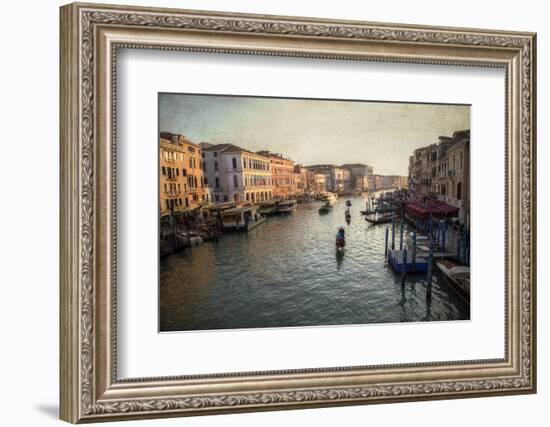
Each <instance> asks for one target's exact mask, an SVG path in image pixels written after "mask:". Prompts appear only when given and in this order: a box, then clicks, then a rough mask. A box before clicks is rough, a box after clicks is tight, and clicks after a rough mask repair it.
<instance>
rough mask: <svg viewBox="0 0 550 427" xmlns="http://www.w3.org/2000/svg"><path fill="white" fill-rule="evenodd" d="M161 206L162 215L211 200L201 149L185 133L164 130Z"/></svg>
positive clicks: (160, 175)
mask: <svg viewBox="0 0 550 427" xmlns="http://www.w3.org/2000/svg"><path fill="white" fill-rule="evenodd" d="M159 149H160V156H159V162H160V164H159V185H160V188H159V209H160V213H161V216H163V215H167V214H170V213H174V212H181V211H184V210H186V209H193V208H196V207H198V206H199V203H200V202H203V201H209V196H208V194H209V192H208V187H207V185H206V183H205V180H204V176H203V171H202V159H201V156H202V150H201V147H200V146H199V145H197V144H194V143H193V142H191V141H190V140H189V139H187V138H186V137H185V136H183V135H177V134H172V133H169V132H161V134H160V142H159Z"/></svg>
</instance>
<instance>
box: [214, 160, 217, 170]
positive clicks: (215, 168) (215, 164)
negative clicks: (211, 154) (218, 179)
mask: <svg viewBox="0 0 550 427" xmlns="http://www.w3.org/2000/svg"><path fill="white" fill-rule="evenodd" d="M214 170H215V171H217V170H218V162H214Z"/></svg>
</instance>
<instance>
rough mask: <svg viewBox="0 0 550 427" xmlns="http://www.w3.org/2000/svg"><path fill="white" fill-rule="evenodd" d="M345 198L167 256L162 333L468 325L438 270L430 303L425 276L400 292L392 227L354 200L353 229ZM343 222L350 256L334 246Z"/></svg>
mask: <svg viewBox="0 0 550 427" xmlns="http://www.w3.org/2000/svg"><path fill="white" fill-rule="evenodd" d="M345 200H346V199H343V198H340V199H338V200H337V201H336V202H335V204H334V209H333V210H332V212H330V213H328V214H325V215H320V214H319V212H318V209H319V207H320V206H321V204H322V203H321V202H311V203H304V204H300V205H298V208H297V210H296V211H295V212H294V213H292V214H291V215H288V216H276V217H270V218H268V220H267V222H266V223H264V224H262V225H260V226H259V227H257V228H255V229H254V230H252V231H250V232H248V233H226V234H224V235H222V236H221V237H220V239H219V241H218V242H205V243H204V244H202V245H199V246H194V247H193V248H191V249H186V250H184V251H182V252H179V253H176V254H173V255H170V256H168V257H166V258H163V259H162V260H161V262H160V330H161V331H189V330H211V329H238V328H265V327H285V326H315V325H343V324H365V323H385V322H415V321H446V320H459V319H469V316H470V310H469V306H468V304H466V303H464V302H463V301H462V300H461V299H460V298H459V297H458V296H457V295H456V294H455V293H454V292H453V290H452V289H450V288H449V287H448V285H447V284H446V283H445V281H444V280H443V277H442V276H441V273H440V272H439V271H438V269H437V267H435V265H434V277H433V286H432V299H431V302H429V303H428V302H427V300H426V275H425V274H416V275H412V274H409V275H408V276H407V278H406V283H405V286H402V285H401V277H400V276H398V275H395V274H394V273H393V271H392V270H391V269H390V268H389V267H386V266H384V253H383V252H384V235H385V228H386V226H385V225H377V226H373V225H370V224H369V223H368V222H367V221H365V219H364V217H363V216H362V215H361V214H360V212H359V211H360V210H363V209H365V202H366V199H365V198H363V197H354V198H351V201H352V206H351V208H350V210H351V214H352V220H351V223H350V224H349V225H348V224H346V223H345V221H344V212H345V209H346V206H345ZM339 226H344V227H345V229H346V248H345V252H344V254H343V255H338V254H337V253H336V250H335V235H336V231H337V229H338V227H339ZM390 234H391V233H390ZM396 239H398V233H396ZM396 244H397V242H396Z"/></svg>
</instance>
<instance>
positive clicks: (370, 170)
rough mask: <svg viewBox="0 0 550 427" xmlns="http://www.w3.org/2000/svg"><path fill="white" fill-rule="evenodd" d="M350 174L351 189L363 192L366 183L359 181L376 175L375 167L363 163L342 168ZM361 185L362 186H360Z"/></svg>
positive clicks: (349, 164)
mask: <svg viewBox="0 0 550 427" xmlns="http://www.w3.org/2000/svg"><path fill="white" fill-rule="evenodd" d="M340 167H341V168H342V169H346V170H348V171H349V172H350V187H351V190H354V189H355V190H361V191H363V186H364V181H363V180H361V179H359V178H362V177H367V176H369V175H373V174H374V167H372V166H369V165H364V164H362V163H346V164H343V165H342V166H340ZM358 185H360V186H358Z"/></svg>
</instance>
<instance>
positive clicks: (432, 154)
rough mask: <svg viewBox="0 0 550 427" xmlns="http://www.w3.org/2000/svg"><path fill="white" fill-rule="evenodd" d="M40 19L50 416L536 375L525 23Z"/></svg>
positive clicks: (306, 398)
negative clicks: (47, 96)
mask: <svg viewBox="0 0 550 427" xmlns="http://www.w3.org/2000/svg"><path fill="white" fill-rule="evenodd" d="M60 21H61V49H60V52H61V85H60V88H61V94H60V96H61V98H60V99H61V112H60V122H61V124H60V134H61V165H62V172H61V207H60V211H61V283H60V287H61V288H60V294H61V303H60V305H61V313H60V317H61V319H60V324H61V333H60V337H61V349H60V372H61V378H60V383H61V418H62V419H63V420H66V421H69V422H72V423H79V422H92V421H112V420H123V419H130V418H155V417H170V416H185V415H200V414H216V413H227V412H243V411H259V410H276V409H279V410H280V409H286V408H288V409H291V408H307V407H319V406H331V405H352V404H370V403H385V402H400V401H411V400H430V399H444V398H463V397H479V396H488V395H498V394H521V393H534V392H535V391H536V330H535V327H536V318H535V315H536V310H535V308H536V304H535V303H536V298H535V296H536V287H535V278H536V253H535V247H536V245H535V235H536V233H535V232H536V218H535V214H536V183H535V176H536V173H535V166H536V164H535V155H536V151H535V148H536V147H535V141H536V140H535V136H536V134H535V132H536V129H535V105H536V103H535V93H536V91H535V82H536V75H535V71H536V62H535V59H536V45H535V41H536V37H535V34H533V33H518V32H508V31H494V30H479V29H461V28H438V27H422V26H412V25H402V24H381V23H369V22H353V21H330V20H321V19H313V18H296V17H281V16H263V15H243V14H229V13H217V12H203V11H187V10H174V9H157V8H141V7H126V6H110V5H93V4H71V5H67V6H63V7H62V8H61V20H60Z"/></svg>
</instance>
